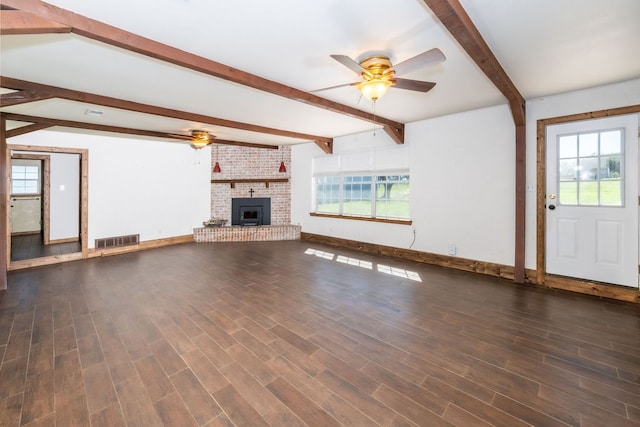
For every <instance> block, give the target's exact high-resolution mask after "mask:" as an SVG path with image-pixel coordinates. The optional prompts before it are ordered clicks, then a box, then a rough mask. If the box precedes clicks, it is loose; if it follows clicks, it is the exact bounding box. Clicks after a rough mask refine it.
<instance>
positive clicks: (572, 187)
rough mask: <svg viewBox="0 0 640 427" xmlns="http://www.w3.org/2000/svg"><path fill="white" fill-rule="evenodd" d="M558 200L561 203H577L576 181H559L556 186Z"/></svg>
mask: <svg viewBox="0 0 640 427" xmlns="http://www.w3.org/2000/svg"><path fill="white" fill-rule="evenodd" d="M558 189H559V191H558V193H559V194H558V200H559V203H560V204H561V205H577V204H578V183H577V182H561V183H560V185H559V187H558Z"/></svg>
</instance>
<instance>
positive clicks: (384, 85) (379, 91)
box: [358, 79, 393, 101]
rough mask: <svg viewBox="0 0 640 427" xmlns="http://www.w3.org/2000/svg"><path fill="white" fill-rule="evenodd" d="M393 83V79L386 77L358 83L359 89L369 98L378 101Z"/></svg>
mask: <svg viewBox="0 0 640 427" xmlns="http://www.w3.org/2000/svg"><path fill="white" fill-rule="evenodd" d="M392 85H393V81H391V80H385V79H372V80H367V81H364V82H362V83H359V84H358V90H359V91H360V93H362V96H364V97H365V98H367V99H370V100H372V101H377V100H378V99H380V98H382V97H383V96H384V94H385V93H387V89H389V88H390V87H391V86H392Z"/></svg>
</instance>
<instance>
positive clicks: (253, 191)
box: [249, 188, 255, 198]
mask: <svg viewBox="0 0 640 427" xmlns="http://www.w3.org/2000/svg"><path fill="white" fill-rule="evenodd" d="M253 193H255V190H254V189H253V188H252V189H251V190H249V194H251V198H253Z"/></svg>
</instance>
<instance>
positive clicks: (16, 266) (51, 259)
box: [7, 252, 82, 271]
mask: <svg viewBox="0 0 640 427" xmlns="http://www.w3.org/2000/svg"><path fill="white" fill-rule="evenodd" d="M81 259H82V252H76V253H72V254H64V255H55V256H48V257H44V258H34V259H25V260H20V261H11V264H10V265H9V268H7V270H9V271H14V270H24V269H27V268H33V267H41V266H43V265H52V264H60V263H63V262H69V261H78V260H81Z"/></svg>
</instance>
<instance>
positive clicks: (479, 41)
mask: <svg viewBox="0 0 640 427" xmlns="http://www.w3.org/2000/svg"><path fill="white" fill-rule="evenodd" d="M423 1H424V3H425V4H426V5H427V6H428V7H429V9H431V11H432V12H433V13H434V14H435V15H436V17H437V18H438V19H439V20H440V22H442V24H443V25H444V26H445V27H446V29H447V30H448V31H449V33H450V34H451V35H452V36H453V37H454V38H455V39H456V40H457V41H458V43H460V46H462V48H463V49H464V50H465V51H466V52H467V53H468V54H469V56H470V57H471V59H473V61H474V62H475V63H476V64H477V65H478V67H480V69H481V70H482V71H483V72H484V74H485V75H486V76H487V77H489V79H490V80H491V82H492V83H493V84H494V85H495V87H496V88H498V90H499V91H500V92H502V94H503V95H504V96H505V97H506V98H507V100H508V101H509V107H510V108H511V114H512V115H513V120H514V122H515V124H516V126H523V125H524V124H525V122H526V118H525V100H524V98H523V97H522V95H521V94H520V92H519V91H518V88H516V86H515V85H514V84H513V82H512V81H511V79H510V78H509V76H508V75H507V73H506V72H505V71H504V69H503V68H502V66H501V65H500V63H499V62H498V60H497V59H496V57H495V55H494V54H493V52H492V51H491V49H490V48H489V46H488V45H487V43H486V42H485V40H484V38H483V37H482V35H481V34H480V32H479V31H478V29H477V28H476V26H475V25H474V24H473V22H472V21H471V18H469V15H467V12H466V11H465V10H464V8H463V7H462V5H461V4H460V2H459V1H458V0H423Z"/></svg>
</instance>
